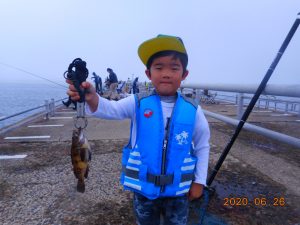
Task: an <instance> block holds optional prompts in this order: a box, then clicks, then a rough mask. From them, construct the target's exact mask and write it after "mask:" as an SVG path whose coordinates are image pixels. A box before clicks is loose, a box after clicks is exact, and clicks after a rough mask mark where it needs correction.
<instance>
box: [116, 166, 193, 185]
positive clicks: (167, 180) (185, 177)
mask: <svg viewBox="0 0 300 225" xmlns="http://www.w3.org/2000/svg"><path fill="white" fill-rule="evenodd" d="M122 172H123V173H124V174H125V176H127V177H131V178H134V179H139V171H137V170H132V169H128V168H126V166H123V167H122ZM193 179H194V173H186V174H181V179H180V182H185V181H191V180H193ZM173 180H174V175H173V174H167V175H154V174H151V173H148V174H147V181H148V182H151V183H153V184H155V186H165V185H169V184H173Z"/></svg>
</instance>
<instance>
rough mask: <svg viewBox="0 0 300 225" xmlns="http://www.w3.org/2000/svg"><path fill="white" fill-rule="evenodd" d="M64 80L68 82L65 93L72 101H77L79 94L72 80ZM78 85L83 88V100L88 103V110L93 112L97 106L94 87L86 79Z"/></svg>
mask: <svg viewBox="0 0 300 225" xmlns="http://www.w3.org/2000/svg"><path fill="white" fill-rule="evenodd" d="M66 82H67V83H68V84H69V90H68V91H67V94H68V95H69V96H70V97H71V99H72V100H73V101H78V100H79V99H80V96H79V93H78V91H77V89H76V88H75V86H74V85H73V83H72V81H70V80H66ZM80 87H81V88H82V89H85V101H86V102H87V104H88V105H89V107H90V110H91V111H92V112H95V111H96V109H97V107H98V95H97V93H96V90H95V88H94V87H93V85H92V84H91V83H89V82H87V81H85V82H82V84H81V85H80Z"/></svg>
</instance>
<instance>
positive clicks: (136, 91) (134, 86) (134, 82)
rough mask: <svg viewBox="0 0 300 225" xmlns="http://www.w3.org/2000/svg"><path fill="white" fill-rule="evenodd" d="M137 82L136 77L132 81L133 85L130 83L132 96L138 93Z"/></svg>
mask: <svg viewBox="0 0 300 225" xmlns="http://www.w3.org/2000/svg"><path fill="white" fill-rule="evenodd" d="M138 80H139V78H138V77H136V78H135V79H134V81H133V83H132V92H133V94H135V93H139V92H140V90H139V87H138Z"/></svg>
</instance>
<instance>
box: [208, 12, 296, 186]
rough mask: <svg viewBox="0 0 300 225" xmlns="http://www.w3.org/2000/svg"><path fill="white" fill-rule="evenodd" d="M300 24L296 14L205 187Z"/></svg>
mask: <svg viewBox="0 0 300 225" xmlns="http://www.w3.org/2000/svg"><path fill="white" fill-rule="evenodd" d="M299 24H300V13H298V15H297V19H296V20H295V22H294V24H293V25H292V27H291V29H290V31H289V33H288V34H287V36H286V38H285V40H284V42H283V43H282V45H281V47H280V49H279V51H278V52H277V55H276V57H275V59H274V60H273V62H272V63H271V66H270V67H269V69H268V71H267V73H266V74H265V76H264V78H263V80H262V81H261V83H260V85H259V87H258V88H257V90H256V92H255V94H254V96H253V98H252V99H251V101H250V103H249V105H248V107H247V109H246V110H245V112H244V114H243V116H242V118H241V119H240V121H239V123H238V126H237V128H236V130H235V132H234V134H233V136H232V137H231V139H230V141H229V142H228V144H227V146H226V147H225V149H224V150H223V152H222V154H221V156H220V158H219V160H218V162H217V164H216V166H215V167H214V169H213V171H212V174H211V175H210V176H209V178H208V180H207V185H208V186H210V185H211V183H212V182H213V180H214V178H215V176H216V175H217V173H218V171H219V169H220V167H221V166H222V164H223V162H224V160H225V159H226V156H227V154H228V153H229V151H230V149H231V147H232V145H233V144H234V142H235V140H236V139H237V137H238V135H239V133H240V131H241V130H242V128H243V126H244V124H245V122H246V121H247V119H248V117H249V115H250V113H251V112H252V109H253V108H254V106H255V104H256V102H257V100H258V98H259V96H260V95H261V93H262V92H263V90H264V89H265V87H266V85H267V83H268V81H269V79H270V77H271V76H272V74H273V72H274V70H275V68H276V66H277V64H278V62H279V61H280V59H281V56H282V55H283V53H284V51H285V50H286V48H287V46H288V45H289V43H290V41H291V39H292V37H293V36H294V34H295V32H296V30H297V28H298V26H299Z"/></svg>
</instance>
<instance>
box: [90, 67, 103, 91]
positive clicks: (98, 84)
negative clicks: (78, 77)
mask: <svg viewBox="0 0 300 225" xmlns="http://www.w3.org/2000/svg"><path fill="white" fill-rule="evenodd" d="M92 79H93V80H94V82H95V87H96V92H97V93H98V94H100V95H103V90H102V79H101V77H100V76H98V75H97V74H96V73H95V72H93V77H92Z"/></svg>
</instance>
